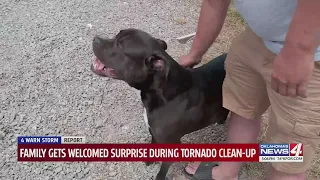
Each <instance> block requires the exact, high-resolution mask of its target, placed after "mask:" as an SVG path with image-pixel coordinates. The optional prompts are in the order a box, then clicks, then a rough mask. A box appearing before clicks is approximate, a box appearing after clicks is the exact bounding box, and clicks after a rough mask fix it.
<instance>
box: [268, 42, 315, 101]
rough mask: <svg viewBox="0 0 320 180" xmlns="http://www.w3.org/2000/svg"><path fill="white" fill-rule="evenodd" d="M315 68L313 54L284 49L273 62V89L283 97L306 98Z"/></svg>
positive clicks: (295, 49) (294, 49)
mask: <svg viewBox="0 0 320 180" xmlns="http://www.w3.org/2000/svg"><path fill="white" fill-rule="evenodd" d="M313 68H314V54H313V53H306V52H301V50H299V49H297V48H292V49H284V50H283V51H282V52H281V53H280V54H279V55H278V56H277V57H276V58H275V60H274V62H273V72H272V79H271V87H272V89H273V90H274V91H276V92H277V93H279V94H281V95H283V96H290V97H297V96H301V97H303V98H306V97H307V85H308V82H309V80H310V78H311V75H312V72H313Z"/></svg>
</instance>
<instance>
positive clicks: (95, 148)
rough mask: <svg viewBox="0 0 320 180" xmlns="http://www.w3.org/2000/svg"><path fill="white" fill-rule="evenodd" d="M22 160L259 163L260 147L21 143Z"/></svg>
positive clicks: (19, 146)
mask: <svg viewBox="0 0 320 180" xmlns="http://www.w3.org/2000/svg"><path fill="white" fill-rule="evenodd" d="M18 161H103V162H105V161H143V162H152V161H244V162H259V145H258V144H18Z"/></svg>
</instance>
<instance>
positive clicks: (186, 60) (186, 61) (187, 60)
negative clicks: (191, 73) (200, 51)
mask: <svg viewBox="0 0 320 180" xmlns="http://www.w3.org/2000/svg"><path fill="white" fill-rule="evenodd" d="M201 59H202V58H201V57H197V56H194V55H191V54H187V55H184V56H181V57H180V59H179V62H178V63H179V64H180V65H181V66H183V67H185V68H193V67H194V66H196V65H198V64H199V63H200V62H201Z"/></svg>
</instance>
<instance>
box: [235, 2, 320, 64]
mask: <svg viewBox="0 0 320 180" xmlns="http://www.w3.org/2000/svg"><path fill="white" fill-rule="evenodd" d="M296 6H297V0H235V7H236V9H237V10H238V11H239V13H240V14H241V16H242V17H243V19H244V20H245V21H246V22H247V24H248V25H249V26H250V28H251V29H252V30H253V31H254V32H255V33H256V34H257V35H258V36H260V37H261V38H262V39H263V41H264V43H265V45H266V46H267V48H268V49H270V50H271V51H272V52H274V53H276V54H279V53H280V50H281V49H282V47H283V44H284V40H285V38H286V34H287V31H288V29H289V25H290V23H291V21H292V17H293V14H294V11H295V9H296ZM315 61H320V46H319V47H318V49H317V51H316V53H315Z"/></svg>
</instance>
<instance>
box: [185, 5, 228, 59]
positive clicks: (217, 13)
mask: <svg viewBox="0 0 320 180" xmlns="http://www.w3.org/2000/svg"><path fill="white" fill-rule="evenodd" d="M230 2H231V0H203V2H202V6H201V11H200V17H199V22H198V27H197V32H196V36H195V39H194V40H193V44H192V48H191V51H190V54H192V55H193V56H196V57H202V56H203V55H204V54H205V53H206V51H207V50H208V48H209V47H210V46H211V45H212V43H213V42H214V41H215V39H216V38H217V37H218V35H219V33H220V31H221V29H222V26H223V23H224V20H225V18H226V15H227V11H228V7H229V4H230Z"/></svg>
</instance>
